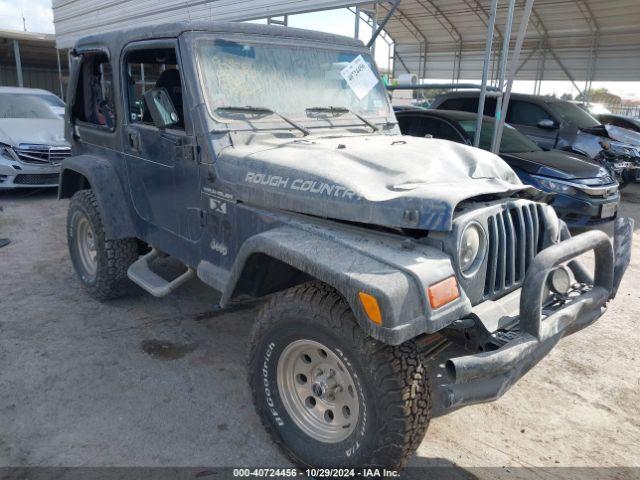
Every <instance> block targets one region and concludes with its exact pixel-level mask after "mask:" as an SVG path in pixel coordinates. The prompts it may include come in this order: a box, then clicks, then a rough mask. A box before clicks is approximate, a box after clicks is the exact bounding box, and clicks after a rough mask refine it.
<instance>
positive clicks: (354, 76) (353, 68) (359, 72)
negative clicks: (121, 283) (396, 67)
mask: <svg viewBox="0 0 640 480" xmlns="http://www.w3.org/2000/svg"><path fill="white" fill-rule="evenodd" d="M340 75H342V78H344V79H345V80H346V81H347V84H348V85H349V87H351V90H353V93H355V94H356V97H358V100H362V99H363V98H364V97H366V96H367V95H368V93H369V92H370V91H371V89H372V88H373V87H375V86H376V85H377V84H378V77H376V74H375V73H373V70H371V68H370V67H369V65H367V62H365V61H364V58H362V55H358V56H357V57H356V58H355V59H354V60H353V61H352V62H350V63H349V65H347V66H346V67H344V68H343V69H342V70H341V71H340Z"/></svg>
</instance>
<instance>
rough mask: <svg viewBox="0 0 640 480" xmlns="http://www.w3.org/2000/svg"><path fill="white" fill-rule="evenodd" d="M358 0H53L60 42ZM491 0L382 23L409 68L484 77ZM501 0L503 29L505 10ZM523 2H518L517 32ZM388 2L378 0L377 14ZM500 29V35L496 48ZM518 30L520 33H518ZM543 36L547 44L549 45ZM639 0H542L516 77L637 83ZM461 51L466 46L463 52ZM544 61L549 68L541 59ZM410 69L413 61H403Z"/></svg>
mask: <svg viewBox="0 0 640 480" xmlns="http://www.w3.org/2000/svg"><path fill="white" fill-rule="evenodd" d="M366 3H369V4H370V3H371V2H364V1H361V0H352V1H348V2H345V1H338V0H316V1H309V0H275V1H261V0H239V1H238V0H236V1H232V0H189V1H170V0H53V12H54V22H55V26H56V42H57V44H58V46H59V47H70V46H72V45H73V42H74V41H75V40H76V39H77V38H78V37H80V36H83V35H87V34H89V33H96V32H100V31H105V30H112V29H116V28H127V27H140V28H143V27H144V26H145V25H150V24H154V23H160V22H167V21H171V20H190V19H191V20H249V19H255V18H265V17H268V16H277V15H282V14H286V13H289V14H292V13H299V12H304V11H313V10H322V9H328V8H338V7H344V6H349V5H355V4H366ZM489 4H490V0H402V1H401V3H400V7H399V8H398V10H396V12H395V15H394V16H393V18H392V19H391V20H390V21H389V23H388V24H387V26H386V27H385V30H386V32H387V33H388V34H389V36H390V37H391V38H392V39H393V40H394V42H395V51H396V52H397V53H398V54H399V57H398V59H397V60H398V61H396V62H395V65H394V66H395V70H396V72H397V73H404V72H405V69H406V70H409V71H411V73H416V74H418V75H420V76H421V77H423V78H432V79H433V78H444V79H455V78H460V79H461V80H462V79H469V80H471V79H478V78H479V77H480V72H481V71H482V51H483V48H484V42H485V38H486V25H487V17H488V11H489ZM507 4H508V2H507V1H502V2H500V9H499V11H498V22H497V25H498V29H499V30H500V29H502V28H503V26H504V21H505V17H506V9H507ZM523 6H524V1H523V0H519V1H518V2H517V5H516V15H515V30H516V31H517V25H518V24H519V21H520V15H521V12H522V10H523ZM389 8H390V7H389V3H388V2H387V3H384V2H383V3H381V4H380V15H381V17H382V16H383V15H384V12H385V11H386V10H388V9H389ZM499 37H500V32H497V33H496V42H495V45H496V49H498V48H499V45H500V43H501V41H500V38H499ZM514 37H515V34H514ZM544 42H546V43H544ZM638 45H640V0H607V1H602V0H536V1H535V5H534V12H533V15H532V18H531V22H530V23H529V29H528V31H527V39H526V41H525V45H524V49H523V52H522V59H523V61H524V63H523V65H522V68H521V70H520V71H519V73H518V78H519V79H524V80H527V79H528V80H534V79H540V72H541V70H544V76H543V78H544V80H566V79H567V77H568V76H567V72H569V74H570V75H571V77H572V78H573V79H575V80H576V81H584V80H585V79H586V78H588V77H589V76H590V75H591V74H593V80H596V81H612V80H627V81H637V80H640V48H638ZM459 52H462V54H461V55H460V54H459ZM543 63H544V68H543V69H542V68H541V65H542V64H543ZM405 67H406V68H405Z"/></svg>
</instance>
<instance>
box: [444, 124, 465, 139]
mask: <svg viewBox="0 0 640 480" xmlns="http://www.w3.org/2000/svg"><path fill="white" fill-rule="evenodd" d="M438 123H439V124H440V125H438V138H442V139H444V140H451V141H452V142H458V143H461V142H463V141H464V140H463V139H462V136H461V135H460V134H459V133H458V132H457V131H456V129H455V128H453V127H452V126H451V125H449V124H448V123H446V122H444V121H439V122H438Z"/></svg>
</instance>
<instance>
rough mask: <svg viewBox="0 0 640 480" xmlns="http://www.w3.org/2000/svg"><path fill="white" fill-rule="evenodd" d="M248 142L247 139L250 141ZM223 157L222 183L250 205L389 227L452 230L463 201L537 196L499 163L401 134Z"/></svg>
mask: <svg viewBox="0 0 640 480" xmlns="http://www.w3.org/2000/svg"><path fill="white" fill-rule="evenodd" d="M244 138H246V137H244ZM239 140H241V138H237V139H234V143H235V145H236V146H234V147H229V148H226V149H224V150H223V152H222V153H221V155H220V157H219V158H218V162H220V164H221V168H219V170H218V172H219V174H220V175H221V178H220V179H221V180H223V181H224V182H228V184H230V185H229V187H231V188H232V189H233V190H234V192H235V196H236V199H237V200H239V201H242V202H244V203H246V204H250V205H255V206H260V207H267V208H274V209H281V210H288V211H293V212H298V213H304V214H309V215H315V216H320V217H325V218H332V219H336V220H345V221H350V222H358V223H367V224H374V225H380V226H387V227H399V228H415V229H424V230H439V231H448V230H450V229H451V228H452V220H453V214H454V210H455V208H456V206H457V205H458V204H460V203H461V202H463V201H465V200H468V199H471V198H474V197H479V196H485V195H489V196H496V195H497V196H510V195H515V194H518V195H520V196H523V195H525V196H527V195H532V196H535V195H536V194H537V193H538V191H537V190H535V189H534V188H532V187H527V186H524V185H522V183H521V182H520V180H518V177H517V176H516V174H515V173H514V172H513V170H511V168H510V167H509V166H508V165H507V164H506V163H504V162H503V161H502V160H501V159H500V158H499V157H497V156H496V155H493V154H492V153H489V152H485V151H483V150H479V149H475V148H471V147H468V146H466V145H460V144H457V143H454V142H449V141H447V140H437V139H427V138H417V137H409V136H406V137H405V136H400V135H371V136H354V137H344V136H343V137H339V138H314V137H309V138H308V139H307V138H300V139H297V140H291V139H287V140H282V139H276V138H274V137H273V136H271V135H270V136H268V137H266V139H265V140H262V139H261V138H259V136H257V135H254V136H252V137H251V140H250V142H251V143H250V144H248V145H238V143H239Z"/></svg>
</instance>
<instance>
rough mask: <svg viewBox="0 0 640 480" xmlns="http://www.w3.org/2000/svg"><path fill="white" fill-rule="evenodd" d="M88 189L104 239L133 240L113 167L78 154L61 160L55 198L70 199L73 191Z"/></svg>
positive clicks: (126, 206) (125, 202)
mask: <svg viewBox="0 0 640 480" xmlns="http://www.w3.org/2000/svg"><path fill="white" fill-rule="evenodd" d="M89 188H90V189H91V190H93V193H94V194H95V196H96V198H97V199H98V208H99V210H100V216H101V218H102V223H103V226H104V229H105V235H106V238H109V239H114V240H116V239H122V238H130V237H136V229H135V227H134V223H133V219H132V213H131V208H130V206H129V201H128V198H129V197H128V196H127V195H125V191H124V188H123V187H122V183H121V182H120V177H119V176H118V174H117V172H116V169H115V168H114V166H113V164H112V163H111V162H110V161H108V160H106V159H104V158H102V157H98V156H94V155H78V156H73V157H70V158H67V159H66V160H64V161H63V162H62V167H61V170H60V184H59V185H58V198H60V199H62V198H71V197H72V196H73V194H74V193H76V192H77V191H79V190H84V189H89Z"/></svg>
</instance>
